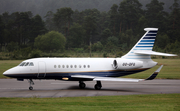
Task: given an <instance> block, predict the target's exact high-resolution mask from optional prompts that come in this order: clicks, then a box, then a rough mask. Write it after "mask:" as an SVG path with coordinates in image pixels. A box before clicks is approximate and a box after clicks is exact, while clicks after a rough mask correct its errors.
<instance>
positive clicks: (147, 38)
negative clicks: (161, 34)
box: [122, 28, 158, 59]
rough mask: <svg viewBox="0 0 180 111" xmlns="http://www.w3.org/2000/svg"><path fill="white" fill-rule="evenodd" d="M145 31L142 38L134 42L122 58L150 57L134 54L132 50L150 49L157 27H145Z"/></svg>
mask: <svg viewBox="0 0 180 111" xmlns="http://www.w3.org/2000/svg"><path fill="white" fill-rule="evenodd" d="M144 30H145V31H147V32H146V33H145V34H144V35H143V36H142V38H141V39H140V40H139V41H138V42H137V43H136V45H135V46H134V47H133V48H132V49H131V50H130V51H129V52H128V53H127V54H126V55H124V56H123V57H122V58H127V59H151V56H150V55H148V56H147V55H146V56H145V55H139V54H134V51H152V49H153V46H154V42H155V39H156V35H157V32H158V29H157V28H145V29H144Z"/></svg>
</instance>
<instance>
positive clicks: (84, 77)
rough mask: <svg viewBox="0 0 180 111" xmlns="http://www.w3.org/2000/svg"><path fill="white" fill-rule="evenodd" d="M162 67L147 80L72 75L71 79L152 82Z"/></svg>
mask: <svg viewBox="0 0 180 111" xmlns="http://www.w3.org/2000/svg"><path fill="white" fill-rule="evenodd" d="M162 67H163V65H161V66H160V67H159V68H158V69H157V70H156V71H155V72H154V73H153V74H152V75H151V76H150V77H148V78H147V79H131V78H113V77H97V76H87V75H72V76H71V77H72V78H80V79H92V80H93V81H119V82H139V81H145V80H153V79H155V78H156V76H157V75H158V73H159V72H160V70H161V69H162Z"/></svg>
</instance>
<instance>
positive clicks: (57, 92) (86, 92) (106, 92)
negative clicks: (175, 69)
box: [0, 79, 180, 97]
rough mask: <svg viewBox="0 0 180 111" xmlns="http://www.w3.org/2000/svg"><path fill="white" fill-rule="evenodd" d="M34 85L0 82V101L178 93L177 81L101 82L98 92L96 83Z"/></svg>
mask: <svg viewBox="0 0 180 111" xmlns="http://www.w3.org/2000/svg"><path fill="white" fill-rule="evenodd" d="M33 81H34V83H35V85H33V88H34V89H33V90H29V83H28V81H27V80H25V81H17V80H16V79H0V97H80V96H110V95H133V94H169V93H180V80H161V79H155V80H152V81H142V82H138V83H129V82H104V81H103V82H102V89H101V90H95V89H94V85H95V83H96V81H88V82H85V83H86V88H85V89H80V88H79V86H78V85H79V82H78V81H75V82H72V81H59V80H33Z"/></svg>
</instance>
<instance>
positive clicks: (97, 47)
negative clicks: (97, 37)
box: [92, 41, 103, 51]
mask: <svg viewBox="0 0 180 111" xmlns="http://www.w3.org/2000/svg"><path fill="white" fill-rule="evenodd" d="M102 49H103V45H102V44H101V42H99V41H98V42H96V43H94V44H93V45H92V51H102Z"/></svg>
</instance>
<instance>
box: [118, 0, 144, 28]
mask: <svg viewBox="0 0 180 111" xmlns="http://www.w3.org/2000/svg"><path fill="white" fill-rule="evenodd" d="M141 7H142V4H141V3H139V1H138V0H123V1H122V2H121V3H120V6H119V9H118V11H119V14H120V30H123V29H124V30H128V29H135V28H136V25H137V23H138V20H139V18H140V17H141V15H142V13H143V11H142V9H141Z"/></svg>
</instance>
